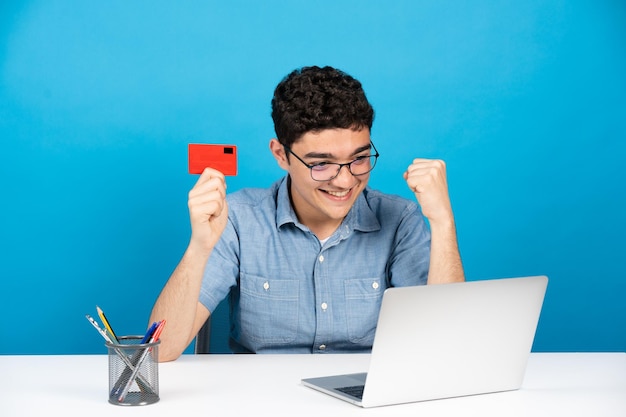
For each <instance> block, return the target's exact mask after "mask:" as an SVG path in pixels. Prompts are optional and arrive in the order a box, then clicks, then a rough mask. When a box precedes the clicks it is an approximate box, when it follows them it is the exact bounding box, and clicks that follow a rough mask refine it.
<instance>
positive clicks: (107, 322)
mask: <svg viewBox="0 0 626 417" xmlns="http://www.w3.org/2000/svg"><path fill="white" fill-rule="evenodd" d="M96 310H98V315H99V316H100V319H101V320H102V324H104V327H106V329H107V330H108V331H109V333H110V334H111V340H112V341H113V343H119V341H118V340H117V336H116V335H115V332H114V331H113V328H112V327H111V325H110V324H109V321H108V320H107V318H106V316H105V315H104V311H102V309H101V308H100V307H98V306H96Z"/></svg>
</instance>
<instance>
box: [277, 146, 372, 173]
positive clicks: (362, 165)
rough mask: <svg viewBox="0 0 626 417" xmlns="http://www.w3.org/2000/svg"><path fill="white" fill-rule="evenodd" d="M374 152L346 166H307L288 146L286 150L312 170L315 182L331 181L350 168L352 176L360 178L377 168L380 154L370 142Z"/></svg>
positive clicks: (332, 163)
mask: <svg viewBox="0 0 626 417" xmlns="http://www.w3.org/2000/svg"><path fill="white" fill-rule="evenodd" d="M370 144H371V145H372V148H373V149H374V152H376V153H375V154H373V155H363V156H359V157H358V158H356V159H355V160H354V161H352V162H347V163H345V164H336V163H334V162H318V163H316V164H307V163H306V162H304V161H303V160H302V158H300V157H299V156H298V155H296V154H295V153H293V151H292V150H291V149H290V148H289V147H288V146H286V145H283V146H284V147H285V150H286V151H287V152H289V153H290V154H292V155H293V156H295V157H296V159H297V160H298V161H300V162H302V163H303V164H304V165H305V166H306V167H307V168H309V169H310V170H311V178H312V179H314V180H315V181H330V180H332V179H334V178H335V177H337V175H339V172H341V168H343V167H348V171H350V174H352V175H354V176H355V177H358V176H359V175H365V174H367V173H368V172H370V171H371V170H373V169H374V167H375V166H376V161H377V160H378V157H379V156H380V154H379V153H378V151H377V150H376V146H374V143H373V142H370Z"/></svg>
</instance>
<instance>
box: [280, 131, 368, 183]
mask: <svg viewBox="0 0 626 417" xmlns="http://www.w3.org/2000/svg"><path fill="white" fill-rule="evenodd" d="M370 145H372V148H371V149H374V152H376V153H375V154H373V155H372V154H370V155H363V156H359V157H358V158H356V159H354V160H353V161H350V162H346V163H344V164H338V163H336V162H320V163H317V164H307V163H306V162H304V160H302V158H300V157H299V156H298V155H296V154H295V153H293V151H292V150H291V148H290V147H289V146H287V145H283V147H284V148H285V151H287V152H288V153H290V154H292V155H293V156H295V157H296V159H297V160H298V161H300V162H302V164H303V165H304V166H306V167H307V168H309V171H310V174H311V179H312V180H313V181H318V182H326V181H332V180H334V179H335V178H337V176H338V175H339V173H340V172H341V168H343V167H348V172H350V174H352V175H353V176H355V177H360V176H361V175H365V174H369V173H370V172H372V170H373V169H374V167H375V166H376V162H378V157H379V156H380V154H379V153H378V149H376V146H375V145H374V142H372V141H370ZM371 149H370V150H371ZM372 157H374V163H373V164H372V166H371V168H370V169H369V170H368V171H367V172H362V173H360V174H355V173H353V172H352V164H353V163H355V162H357V161H361V160H363V159H365V158H372ZM320 165H337V173H336V174H335V175H333V176H332V177H330V178H328V179H326V180H318V179H315V178H313V169H314V168H315V167H316V166H320Z"/></svg>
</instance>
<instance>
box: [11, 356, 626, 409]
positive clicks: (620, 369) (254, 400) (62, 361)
mask: <svg viewBox="0 0 626 417" xmlns="http://www.w3.org/2000/svg"><path fill="white" fill-rule="evenodd" d="M368 360H369V355H263V356H262V355H197V356H194V355H185V356H183V357H181V358H180V359H179V360H177V361H175V362H170V363H164V364H160V365H159V374H160V394H161V401H159V402H158V403H156V404H152V405H148V406H142V407H121V406H115V405H111V404H109V403H108V401H107V398H108V397H107V390H108V373H107V372H108V370H107V366H108V365H107V357H106V355H82V356H81V355H78V356H74V355H68V356H0V415H1V416H3V417H13V416H41V415H49V414H50V413H52V414H56V413H57V412H58V413H62V414H61V415H63V416H81V417H84V416H89V417H98V416H103V417H104V416H106V417H110V416H118V415H124V416H130V415H132V416H151V417H155V416H175V417H184V416H193V415H208V416H214V417H218V416H237V417H245V416H248V415H250V416H252V415H254V416H273V417H281V416H290V417H291V416H295V415H297V416H315V417H322V416H323V417H334V416H357V415H358V416H386V417H393V416H429V417H430V416H456V415H464V416H481V417H486V416H498V417H501V416H567V417H572V416H585V417H588V416H598V417H612V416H615V417H624V416H626V354H624V353H585V354H574V353H558V354H557V353H534V354H532V355H531V358H530V361H529V363H528V368H527V373H526V378H525V380H524V384H523V388H522V389H521V390H518V391H512V392H504V393H497V394H486V395H477V396H471V397H463V398H454V399H447V400H438V401H427V402H422V403H413V404H405V405H397V406H390V407H381V408H373V409H362V408H359V407H356V406H354V405H351V404H348V403H345V402H343V401H340V400H337V399H335V398H331V397H329V396H327V395H325V394H322V393H319V392H317V391H313V390H311V389H309V388H306V387H304V386H302V385H300V379H301V378H302V377H310V376H321V375H326V374H332V373H344V372H360V371H364V370H366V369H367V364H368Z"/></svg>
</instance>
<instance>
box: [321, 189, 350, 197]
mask: <svg viewBox="0 0 626 417" xmlns="http://www.w3.org/2000/svg"><path fill="white" fill-rule="evenodd" d="M351 190H352V189H350V190H345V191H328V190H322V191H324V192H325V193H327V194H330V195H332V196H333V197H337V198H343V197H345V196H347V195H348V194H349V193H350V191H351Z"/></svg>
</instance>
